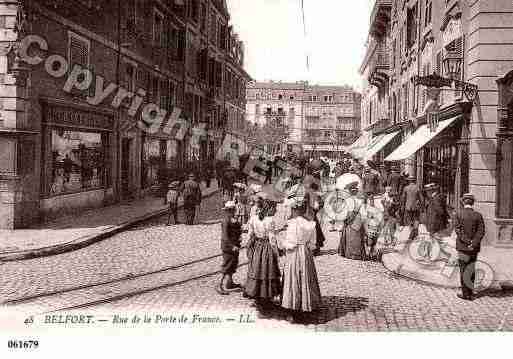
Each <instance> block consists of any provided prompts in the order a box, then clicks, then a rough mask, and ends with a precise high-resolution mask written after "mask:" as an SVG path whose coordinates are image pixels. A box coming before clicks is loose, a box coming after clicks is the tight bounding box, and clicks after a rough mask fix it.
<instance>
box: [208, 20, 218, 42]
mask: <svg viewBox="0 0 513 359" xmlns="http://www.w3.org/2000/svg"><path fill="white" fill-rule="evenodd" d="M209 37H210V42H213V43H214V42H215V41H216V39H217V17H216V14H214V13H212V15H211V16H210V36H209Z"/></svg>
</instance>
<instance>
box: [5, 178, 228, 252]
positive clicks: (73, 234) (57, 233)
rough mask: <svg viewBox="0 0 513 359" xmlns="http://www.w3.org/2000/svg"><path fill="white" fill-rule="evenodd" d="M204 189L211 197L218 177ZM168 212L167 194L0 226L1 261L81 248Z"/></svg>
mask: <svg viewBox="0 0 513 359" xmlns="http://www.w3.org/2000/svg"><path fill="white" fill-rule="evenodd" d="M201 189H202V193H203V197H209V196H211V195H213V194H215V193H216V192H217V191H218V186H217V181H215V180H214V181H212V185H211V186H210V188H206V187H205V184H204V183H201ZM182 204H183V203H182V199H180V201H179V205H180V206H182ZM166 212H167V206H165V205H164V200H163V198H156V197H148V198H144V199H141V200H135V201H131V202H127V203H118V204H116V205H113V206H108V207H102V208H95V209H90V210H86V211H84V212H82V213H81V214H80V215H79V216H65V217H61V218H59V219H57V220H54V221H50V222H45V223H42V224H39V225H38V226H37V227H34V228H30V229H19V230H0V262H2V261H4V262H7V261H15V260H23V259H31V258H37V257H43V256H50V255H55V254H60V253H64V252H69V251H73V250H77V249H80V248H83V247H86V246H88V245H91V244H93V243H96V242H99V241H101V240H103V239H106V238H108V237H110V236H112V235H114V234H116V233H118V232H120V231H122V230H124V229H126V228H127V227H130V226H132V225H134V224H137V223H140V222H143V221H146V220H148V219H150V218H153V217H157V216H160V215H162V214H164V213H166Z"/></svg>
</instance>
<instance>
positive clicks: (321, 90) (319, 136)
mask: <svg viewBox="0 0 513 359" xmlns="http://www.w3.org/2000/svg"><path fill="white" fill-rule="evenodd" d="M246 101H247V104H246V116H247V120H248V121H249V122H252V123H258V124H259V125H264V124H269V123H272V124H273V125H275V126H276V125H277V126H280V125H281V126H286V128H287V131H288V138H287V140H286V142H285V143H275V144H268V147H272V148H270V152H274V153H282V152H283V151H286V150H287V148H289V149H290V147H292V146H302V148H303V150H304V151H307V152H316V153H317V154H321V155H330V154H333V153H334V152H340V151H342V149H343V148H344V146H347V145H348V144H350V143H352V142H353V141H354V140H355V139H356V138H357V137H358V135H359V131H360V112H361V111H360V107H361V105H360V101H361V95H360V94H359V93H357V92H356V91H355V90H354V89H353V88H351V87H349V86H318V85H309V84H308V82H302V81H300V82H296V83H286V82H275V81H270V82H249V83H248V86H247V89H246Z"/></svg>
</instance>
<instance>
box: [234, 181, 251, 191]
mask: <svg viewBox="0 0 513 359" xmlns="http://www.w3.org/2000/svg"><path fill="white" fill-rule="evenodd" d="M233 187H235V188H240V189H242V190H246V189H247V188H248V186H246V185H245V184H244V183H240V182H235V183H234V184H233Z"/></svg>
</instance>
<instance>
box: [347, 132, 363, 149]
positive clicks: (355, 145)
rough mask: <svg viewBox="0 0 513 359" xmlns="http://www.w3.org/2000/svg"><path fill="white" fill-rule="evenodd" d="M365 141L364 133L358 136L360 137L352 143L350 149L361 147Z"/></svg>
mask: <svg viewBox="0 0 513 359" xmlns="http://www.w3.org/2000/svg"><path fill="white" fill-rule="evenodd" d="M364 141H365V137H364V135H362V136H360V137H358V139H357V140H356V141H354V142H353V143H352V144H350V145H349V148H348V149H349V150H352V149H355V148H360V147H362V146H363V144H364Z"/></svg>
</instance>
